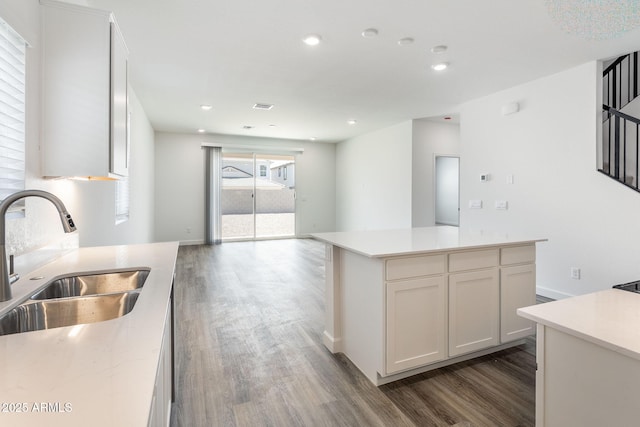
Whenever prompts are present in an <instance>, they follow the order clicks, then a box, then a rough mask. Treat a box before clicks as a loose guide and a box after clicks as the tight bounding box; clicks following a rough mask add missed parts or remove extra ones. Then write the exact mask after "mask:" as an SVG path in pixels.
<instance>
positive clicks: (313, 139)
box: [309, 136, 318, 141]
mask: <svg viewBox="0 0 640 427" xmlns="http://www.w3.org/2000/svg"><path fill="white" fill-rule="evenodd" d="M316 139H318V138H316V137H315V136H312V137H311V138H309V141H315V140H316Z"/></svg>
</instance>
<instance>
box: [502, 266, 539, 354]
mask: <svg viewBox="0 0 640 427" xmlns="http://www.w3.org/2000/svg"><path fill="white" fill-rule="evenodd" d="M535 285H536V266H535V265H533V264H524V265H516V266H513V267H502V268H501V269H500V341H501V342H508V341H513V340H517V339H520V338H524V337H526V336H529V335H532V334H533V333H535V323H534V322H532V321H531V320H528V319H525V318H524V317H520V316H518V315H517V313H516V310H517V309H518V308H521V307H528V306H530V305H534V304H535V303H536V286H535Z"/></svg>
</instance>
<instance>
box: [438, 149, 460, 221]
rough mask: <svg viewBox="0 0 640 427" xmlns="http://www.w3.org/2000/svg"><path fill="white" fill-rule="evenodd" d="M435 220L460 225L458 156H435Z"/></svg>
mask: <svg viewBox="0 0 640 427" xmlns="http://www.w3.org/2000/svg"><path fill="white" fill-rule="evenodd" d="M435 171H436V173H435V186H436V191H435V211H436V212H435V220H436V224H438V225H453V226H456V227H458V226H459V225H460V195H459V193H460V158H459V157H454V156H436V166H435Z"/></svg>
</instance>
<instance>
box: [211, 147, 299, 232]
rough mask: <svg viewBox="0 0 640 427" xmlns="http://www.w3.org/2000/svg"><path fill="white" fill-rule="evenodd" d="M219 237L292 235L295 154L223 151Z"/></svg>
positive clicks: (293, 227)
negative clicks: (220, 229)
mask: <svg viewBox="0 0 640 427" xmlns="http://www.w3.org/2000/svg"><path fill="white" fill-rule="evenodd" d="M221 199H222V200H221V210H222V240H247V239H257V238H260V239H264V238H275V237H292V236H295V158H294V157H293V156H285V155H275V154H274V155H269V154H255V153H223V157H222V192H221Z"/></svg>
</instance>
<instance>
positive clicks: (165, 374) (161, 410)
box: [148, 300, 173, 427]
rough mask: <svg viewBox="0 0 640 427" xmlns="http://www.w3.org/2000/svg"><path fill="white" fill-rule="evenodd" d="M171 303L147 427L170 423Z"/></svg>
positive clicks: (171, 368)
mask: <svg viewBox="0 0 640 427" xmlns="http://www.w3.org/2000/svg"><path fill="white" fill-rule="evenodd" d="M171 306H172V301H171V300H170V301H169V307H168V308H167V317H166V320H165V325H164V336H163V338H162V350H161V352H160V361H159V362H158V371H157V374H156V384H155V387H154V390H153V398H152V402H151V410H150V412H149V423H148V426H149V427H168V426H169V423H170V421H171V401H172V389H173V366H172V364H173V360H172V339H171V337H172V332H173V331H172V326H173V325H172V316H171V314H172V310H171V308H172V307H171Z"/></svg>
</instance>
